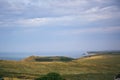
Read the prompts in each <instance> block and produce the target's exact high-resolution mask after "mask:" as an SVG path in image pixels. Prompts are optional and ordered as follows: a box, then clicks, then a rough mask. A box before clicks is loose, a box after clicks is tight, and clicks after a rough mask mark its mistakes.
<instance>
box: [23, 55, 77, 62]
mask: <svg viewBox="0 0 120 80" xmlns="http://www.w3.org/2000/svg"><path fill="white" fill-rule="evenodd" d="M72 60H75V59H74V58H70V57H65V56H44V57H43V56H30V57H27V58H25V59H23V60H22V61H28V62H53V61H62V62H64V61H72Z"/></svg>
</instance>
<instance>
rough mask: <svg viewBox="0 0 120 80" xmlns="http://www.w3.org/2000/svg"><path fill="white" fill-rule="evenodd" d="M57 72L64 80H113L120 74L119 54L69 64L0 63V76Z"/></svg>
mask: <svg viewBox="0 0 120 80" xmlns="http://www.w3.org/2000/svg"><path fill="white" fill-rule="evenodd" d="M49 72H58V73H60V74H61V75H62V76H63V77H64V78H65V79H66V80H113V77H114V75H115V74H116V73H118V72H120V54H101V55H94V56H90V57H84V58H80V59H77V60H72V61H69V62H58V61H54V62H49V61H48V62H28V61H5V60H1V61H0V75H1V76H6V77H7V76H9V77H19V78H36V77H38V76H42V75H44V74H47V73H49Z"/></svg>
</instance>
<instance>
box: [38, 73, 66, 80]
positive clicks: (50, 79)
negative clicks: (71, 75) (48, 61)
mask: <svg viewBox="0 0 120 80" xmlns="http://www.w3.org/2000/svg"><path fill="white" fill-rule="evenodd" d="M36 80H65V79H63V78H62V76H61V75H60V74H58V73H54V72H53V73H48V74H47V75H45V76H43V77H41V78H37V79H36Z"/></svg>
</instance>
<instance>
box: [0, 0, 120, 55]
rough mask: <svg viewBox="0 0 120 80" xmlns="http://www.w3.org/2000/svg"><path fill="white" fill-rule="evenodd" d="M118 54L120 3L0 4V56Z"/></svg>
mask: <svg viewBox="0 0 120 80" xmlns="http://www.w3.org/2000/svg"><path fill="white" fill-rule="evenodd" d="M90 50H92V51H94V50H95V51H96V50H120V0H0V52H48V53H49V52H50V53H52V52H74V51H75V52H76V51H90Z"/></svg>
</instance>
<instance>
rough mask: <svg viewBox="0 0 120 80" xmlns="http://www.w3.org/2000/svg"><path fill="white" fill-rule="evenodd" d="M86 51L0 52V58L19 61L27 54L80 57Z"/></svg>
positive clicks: (27, 55) (84, 54)
mask: <svg viewBox="0 0 120 80" xmlns="http://www.w3.org/2000/svg"><path fill="white" fill-rule="evenodd" d="M86 55H87V53H86V52H85V51H84V52H83V51H81V52H52V53H48V52H47V53H46V52H44V53H43V52H35V53H28V52H27V53H26V52H0V60H15V61H20V60H22V59H24V58H27V57H29V56H66V57H72V58H80V57H83V56H86Z"/></svg>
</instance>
